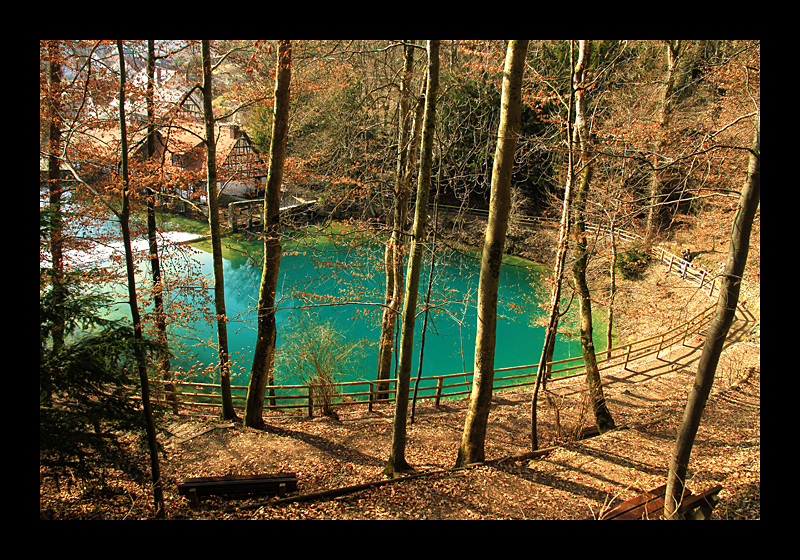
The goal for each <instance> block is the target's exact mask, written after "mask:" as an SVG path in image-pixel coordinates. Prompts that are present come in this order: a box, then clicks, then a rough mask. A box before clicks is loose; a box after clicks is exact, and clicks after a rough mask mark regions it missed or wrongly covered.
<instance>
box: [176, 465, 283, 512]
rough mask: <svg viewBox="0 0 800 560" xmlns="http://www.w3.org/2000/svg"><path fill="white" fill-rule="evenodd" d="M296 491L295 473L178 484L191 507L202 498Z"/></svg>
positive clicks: (207, 478)
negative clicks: (189, 501)
mask: <svg viewBox="0 0 800 560" xmlns="http://www.w3.org/2000/svg"><path fill="white" fill-rule="evenodd" d="M294 490H297V473H276V474H250V475H236V474H232V475H227V476H202V477H197V478H187V479H186V480H185V481H184V482H183V483H182V484H178V494H180V495H181V496H187V497H188V498H189V499H190V500H191V501H192V505H197V504H199V503H200V498H202V497H204V496H244V495H248V494H269V495H278V496H281V497H283V496H285V495H286V493H287V492H292V491H294Z"/></svg>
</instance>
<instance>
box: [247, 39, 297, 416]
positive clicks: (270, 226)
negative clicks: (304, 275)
mask: <svg viewBox="0 0 800 560" xmlns="http://www.w3.org/2000/svg"><path fill="white" fill-rule="evenodd" d="M291 78H292V43H291V41H287V40H282V41H280V43H279V45H278V61H277V68H276V73H275V118H274V120H273V124H272V141H271V143H270V159H269V174H268V176H267V188H266V192H265V193H264V264H263V267H262V271H261V287H260V288H259V296H258V334H257V337H256V347H255V351H254V353H253V367H252V370H251V372H250V383H249V385H248V387H247V403H246V405H245V420H244V422H245V425H247V426H250V427H253V428H260V427H262V426H263V425H264V419H263V417H262V413H263V410H264V396H265V393H266V388H267V382H268V381H269V382H270V383H271V380H272V371H273V366H274V364H275V339H276V336H277V325H276V323H275V292H276V290H277V287H278V272H279V271H280V264H281V241H280V204H281V185H282V183H283V164H284V160H285V158H286V141H287V138H288V136H289V86H290V83H291Z"/></svg>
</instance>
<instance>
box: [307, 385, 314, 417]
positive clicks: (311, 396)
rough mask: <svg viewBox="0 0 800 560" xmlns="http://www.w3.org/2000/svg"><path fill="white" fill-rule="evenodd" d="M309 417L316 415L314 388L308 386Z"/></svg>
mask: <svg viewBox="0 0 800 560" xmlns="http://www.w3.org/2000/svg"><path fill="white" fill-rule="evenodd" d="M308 417H309V418H313V417H314V389H313V388H312V387H311V385H309V386H308Z"/></svg>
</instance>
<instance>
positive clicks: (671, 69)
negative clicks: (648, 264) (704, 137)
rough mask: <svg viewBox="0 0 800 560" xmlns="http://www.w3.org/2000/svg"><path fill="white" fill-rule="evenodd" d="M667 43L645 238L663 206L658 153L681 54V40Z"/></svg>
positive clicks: (658, 222) (658, 223)
mask: <svg viewBox="0 0 800 560" xmlns="http://www.w3.org/2000/svg"><path fill="white" fill-rule="evenodd" d="M666 44H667V74H666V78H665V81H664V89H662V90H661V104H660V106H659V116H658V127H659V129H660V131H659V140H658V142H657V143H656V149H655V151H656V155H654V156H653V168H654V169H653V176H652V178H651V181H650V206H648V208H647V225H646V226H645V231H646V232H647V238H648V239H650V238H652V237H653V236H654V235H655V234H656V233H658V230H659V228H660V227H661V212H662V210H663V208H664V205H663V204H662V203H663V202H664V196H663V195H662V192H661V191H662V175H663V171H662V170H661V169H659V168H658V167H659V163H658V153H659V152H660V151H662V150H663V149H664V146H665V142H664V141H663V139H662V136H663V131H664V129H665V128H666V127H667V125H668V124H669V120H670V117H671V116H672V94H673V92H674V87H675V69H676V67H677V65H678V58H679V57H680V54H681V41H680V39H678V40H673V41H666Z"/></svg>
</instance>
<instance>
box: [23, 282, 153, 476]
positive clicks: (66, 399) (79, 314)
mask: <svg viewBox="0 0 800 560" xmlns="http://www.w3.org/2000/svg"><path fill="white" fill-rule="evenodd" d="M66 280H67V281H66V283H65V285H64V287H63V288H60V290H62V292H63V296H64V299H63V302H64V305H63V308H62V312H63V315H64V317H65V319H66V328H65V335H66V341H65V344H64V345H63V346H61V347H60V348H54V347H53V344H52V340H51V332H52V329H53V326H54V320H55V318H56V317H57V314H58V309H57V307H58V303H57V302H59V299H60V298H59V297H58V294H57V293H56V292H57V291H58V290H59V289H56V288H52V287H50V288H47V289H46V290H45V291H44V293H42V294H41V295H40V298H39V320H40V330H39V345H40V346H39V351H40V353H39V356H40V359H39V455H40V465H41V466H43V467H46V468H47V469H48V470H49V472H50V474H52V475H54V476H58V475H64V474H67V473H71V474H72V475H74V476H76V477H78V478H83V479H88V478H95V477H100V478H101V479H102V476H103V472H104V470H105V469H106V468H109V467H114V468H118V469H121V470H123V471H126V472H129V473H131V474H135V475H144V474H145V473H144V471H143V469H142V468H141V466H140V465H141V463H142V461H141V460H139V459H138V458H136V457H134V456H133V454H134V453H135V451H131V447H130V446H128V445H123V443H122V441H121V437H122V435H123V434H127V433H135V434H139V435H140V437H141V438H142V442H141V443H142V444H143V443H144V439H143V438H144V436H145V433H144V427H145V426H144V416H143V415H142V412H141V409H140V405H139V402H138V400H137V399H136V398H135V397H136V395H137V394H140V389H139V387H138V385H139V378H138V375H137V373H136V368H135V361H136V352H135V345H136V341H135V339H134V336H133V329H132V328H131V327H130V326H127V325H124V324H122V323H120V322H119V321H112V320H108V319H104V318H103V315H104V313H105V312H106V307H107V305H108V303H109V302H108V300H107V299H106V298H104V297H102V296H98V295H96V294H91V293H90V294H85V293H81V285H80V284H79V283H78V282H77V280H76V279H75V278H73V277H70V276H68V277H67V279H66ZM147 344H148V349H150V350H153V349H156V346H154V345H153V344H152V343H147Z"/></svg>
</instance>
